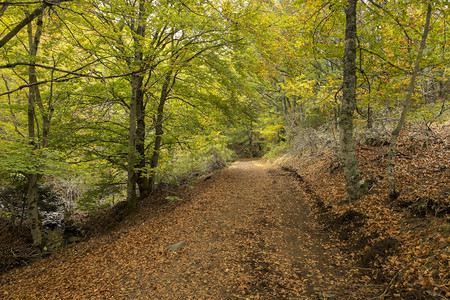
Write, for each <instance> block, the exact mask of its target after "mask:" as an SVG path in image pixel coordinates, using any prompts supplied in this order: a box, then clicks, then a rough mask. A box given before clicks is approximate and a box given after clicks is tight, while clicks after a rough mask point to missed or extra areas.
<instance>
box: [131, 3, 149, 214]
mask: <svg viewBox="0 0 450 300" xmlns="http://www.w3.org/2000/svg"><path fill="white" fill-rule="evenodd" d="M144 4H145V1H140V2H138V16H137V18H136V19H135V22H134V24H136V25H135V26H136V27H135V28H133V29H134V30H133V31H134V35H133V42H134V58H133V63H132V65H133V67H134V68H135V70H136V71H138V70H140V69H141V68H142V63H143V58H144V54H143V45H142V40H143V38H144V36H145V23H144V22H145V20H144V19H145V18H144V16H145V5H144ZM143 80H144V77H143V75H142V74H141V73H140V72H137V73H135V74H133V75H132V76H131V99H130V113H129V118H130V119H129V131H128V155H127V173H128V174H127V202H128V211H129V213H133V212H135V211H136V207H137V194H136V191H137V189H136V184H137V177H138V176H137V171H136V168H137V167H138V162H139V160H140V159H141V158H140V157H139V153H138V149H137V143H136V141H137V133H138V132H137V122H138V121H139V120H138V117H140V118H142V113H145V112H141V110H142V108H141V106H142V103H143V97H144V93H143V90H142V86H143ZM138 113H140V115H139V116H138Z"/></svg>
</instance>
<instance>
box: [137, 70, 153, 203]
mask: <svg viewBox="0 0 450 300" xmlns="http://www.w3.org/2000/svg"><path fill="white" fill-rule="evenodd" d="M139 77H140V78H138V79H137V80H138V81H139V82H140V86H141V87H140V88H139V89H138V90H137V95H136V96H137V98H136V122H137V128H136V152H137V157H138V161H137V163H136V168H137V171H136V182H137V185H138V187H139V197H140V198H141V199H144V198H146V197H148V195H149V194H150V191H151V187H150V184H149V180H148V177H147V175H146V171H145V168H146V165H147V162H146V156H145V105H144V91H143V90H142V82H143V79H144V78H143V76H139Z"/></svg>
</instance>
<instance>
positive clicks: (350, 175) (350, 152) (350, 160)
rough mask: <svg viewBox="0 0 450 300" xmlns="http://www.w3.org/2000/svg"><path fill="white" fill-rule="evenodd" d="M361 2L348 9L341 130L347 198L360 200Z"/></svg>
mask: <svg viewBox="0 0 450 300" xmlns="http://www.w3.org/2000/svg"><path fill="white" fill-rule="evenodd" d="M357 3H358V1H357V0H349V1H348V5H347V7H346V8H345V15H346V24H345V50H344V82H343V87H342V91H343V98H342V104H341V114H340V121H339V127H340V129H341V153H342V161H343V164H344V177H345V186H346V191H347V199H348V200H350V201H353V200H357V199H359V198H360V197H361V196H362V194H363V193H364V192H365V189H366V186H365V183H364V180H362V177H361V173H360V171H359V165H358V159H357V157H356V152H355V142H354V139H353V114H354V111H355V109H356V65H355V61H356V35H357V33H356V23H357V20H356V5H357Z"/></svg>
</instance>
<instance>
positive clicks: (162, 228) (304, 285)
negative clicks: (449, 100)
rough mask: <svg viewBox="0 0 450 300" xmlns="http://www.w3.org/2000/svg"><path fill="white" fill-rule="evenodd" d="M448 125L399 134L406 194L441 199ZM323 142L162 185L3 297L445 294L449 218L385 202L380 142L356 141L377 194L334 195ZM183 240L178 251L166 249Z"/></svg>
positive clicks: (31, 269) (336, 174) (0, 281)
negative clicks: (113, 224)
mask: <svg viewBox="0 0 450 300" xmlns="http://www.w3.org/2000/svg"><path fill="white" fill-rule="evenodd" d="M443 128H444V129H441V131H440V135H439V139H436V140H433V141H430V143H431V144H430V145H428V146H427V147H428V148H418V147H411V145H412V144H411V141H410V139H408V137H404V138H403V141H404V143H402V144H401V145H400V149H399V153H402V155H403V156H402V157H400V159H399V162H398V164H399V166H400V168H401V169H402V170H403V171H404V172H402V173H401V174H402V175H401V177H400V179H401V182H402V184H401V189H402V191H404V195H402V196H401V197H400V200H401V199H403V198H402V197H406V198H408V197H412V196H413V195H416V196H417V195H419V196H421V197H422V196H425V195H426V194H427V193H428V196H429V197H430V199H438V198H439V197H440V196H439V195H440V194H439V193H442V191H444V192H445V188H446V187H447V188H448V183H449V182H448V181H449V176H448V170H447V169H446V168H447V167H448V165H449V161H448V159H449V155H448V127H443ZM322 150H323V151H320V149H319V150H317V151H316V153H315V154H314V156H312V155H311V153H309V154H308V153H306V152H305V153H303V154H301V156H285V157H284V159H281V160H280V159H279V160H278V164H273V163H268V162H264V161H262V160H244V161H238V162H235V163H234V164H232V165H231V166H230V167H228V168H225V169H222V170H219V171H216V172H215V173H212V174H210V175H208V176H203V177H200V178H199V179H198V181H197V182H193V183H191V185H186V186H184V187H181V188H177V189H175V190H171V191H170V192H169V194H167V193H166V194H164V193H160V194H157V195H155V196H153V197H151V198H149V199H147V200H146V201H145V202H144V203H143V204H142V207H141V209H140V211H139V213H138V214H136V215H134V216H133V218H128V219H126V220H125V221H124V222H122V223H121V224H119V225H118V226H117V228H115V230H113V231H110V232H109V233H107V234H104V235H102V236H100V237H96V238H91V239H89V240H88V241H86V242H83V243H79V244H76V245H74V246H72V247H70V248H68V249H65V250H61V251H60V252H58V253H56V254H54V255H53V256H50V257H48V258H46V259H43V260H41V261H39V262H36V263H34V264H31V265H29V266H27V267H23V268H19V269H15V270H12V271H10V272H9V273H6V274H4V275H2V276H1V277H0V293H1V295H0V297H2V298H5V299H283V298H286V299H370V298H376V299H384V298H388V299H445V297H446V296H448V294H447V295H446V294H445V293H446V291H447V292H448V286H447V284H448V252H447V251H448V244H449V243H448V242H449V240H448V225H446V224H447V223H446V221H445V217H444V218H443V217H442V214H441V213H440V211H439V210H437V211H435V215H434V216H431V217H430V216H426V215H427V213H426V212H425V215H424V216H422V217H425V218H426V219H423V218H421V217H414V215H413V214H412V212H413V211H411V212H410V210H408V209H405V208H399V207H397V206H392V205H390V204H388V203H386V202H385V201H384V200H383V199H382V198H383V197H384V196H383V193H385V192H383V191H385V189H386V188H385V186H384V182H383V179H382V173H383V164H384V159H385V156H384V155H383V153H384V152H383V151H384V150H383V147H368V146H364V147H362V148H360V149H359V155H360V157H359V159H360V161H361V165H362V170H363V172H365V174H369V175H371V176H372V181H373V182H371V193H370V194H369V195H367V196H366V197H365V198H364V199H363V200H361V201H359V202H358V203H356V204H355V203H354V204H342V203H339V201H341V200H342V195H343V194H344V192H343V182H342V178H341V176H342V175H341V171H340V166H339V164H338V163H337V164H336V161H335V159H334V158H335V156H333V155H330V154H329V153H328V152H327V151H325V150H326V149H322ZM425 150H427V151H425ZM299 155H300V154H299ZM411 158H414V162H415V165H413V166H412V165H411V164H410V162H409V161H408V159H411ZM442 166H444V167H442ZM445 166H447V167H445ZM425 167H426V168H425ZM415 172H416V173H417V172H420V174H421V176H418V173H417V174H416V173H415ZM436 172H438V173H439V174H438V173H436ZM420 178H422V179H420ZM375 179H376V180H375ZM412 180H416V181H412ZM417 180H419V181H422V182H419V181H417ZM408 182H409V184H410V185H411V186H414V187H415V188H414V189H409V188H408ZM430 184H431V185H430ZM427 186H432V188H427ZM447 193H448V192H447ZM405 195H406V196H405ZM405 201H406V200H405ZM442 201H443V202H442V203H444V204H445V201H448V198H447V200H445V199H444V200H442ZM439 214H441V216H438V215H439ZM444 214H445V212H444ZM446 226H447V227H446ZM181 241H183V242H185V243H186V244H185V246H184V247H182V248H181V249H179V250H177V251H175V252H172V251H169V250H168V249H167V247H168V246H169V245H172V244H174V243H177V242H181Z"/></svg>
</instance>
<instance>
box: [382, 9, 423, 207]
mask: <svg viewBox="0 0 450 300" xmlns="http://www.w3.org/2000/svg"><path fill="white" fill-rule="evenodd" d="M431 8H432V5H431V2H428V6H427V16H426V21H425V27H424V29H423V35H422V40H421V42H420V47H419V52H418V53H417V57H416V62H415V64H414V70H413V73H412V74H411V79H410V81H409V86H408V93H407V94H406V99H405V102H404V103H403V110H402V114H401V116H400V119H399V120H398V123H397V126H396V127H395V129H394V130H393V131H392V134H391V139H390V143H389V150H388V168H387V169H388V186H389V199H391V200H395V199H397V197H398V195H399V193H398V191H397V189H396V186H395V149H396V145H397V138H398V136H399V134H400V131H401V130H402V128H403V125H404V124H405V119H406V116H407V114H408V111H409V109H410V107H411V99H412V95H413V94H414V85H415V82H416V77H417V74H418V72H419V67H420V60H421V59H422V55H423V51H424V49H425V45H426V42H427V37H428V32H429V29H430V19H431Z"/></svg>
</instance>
